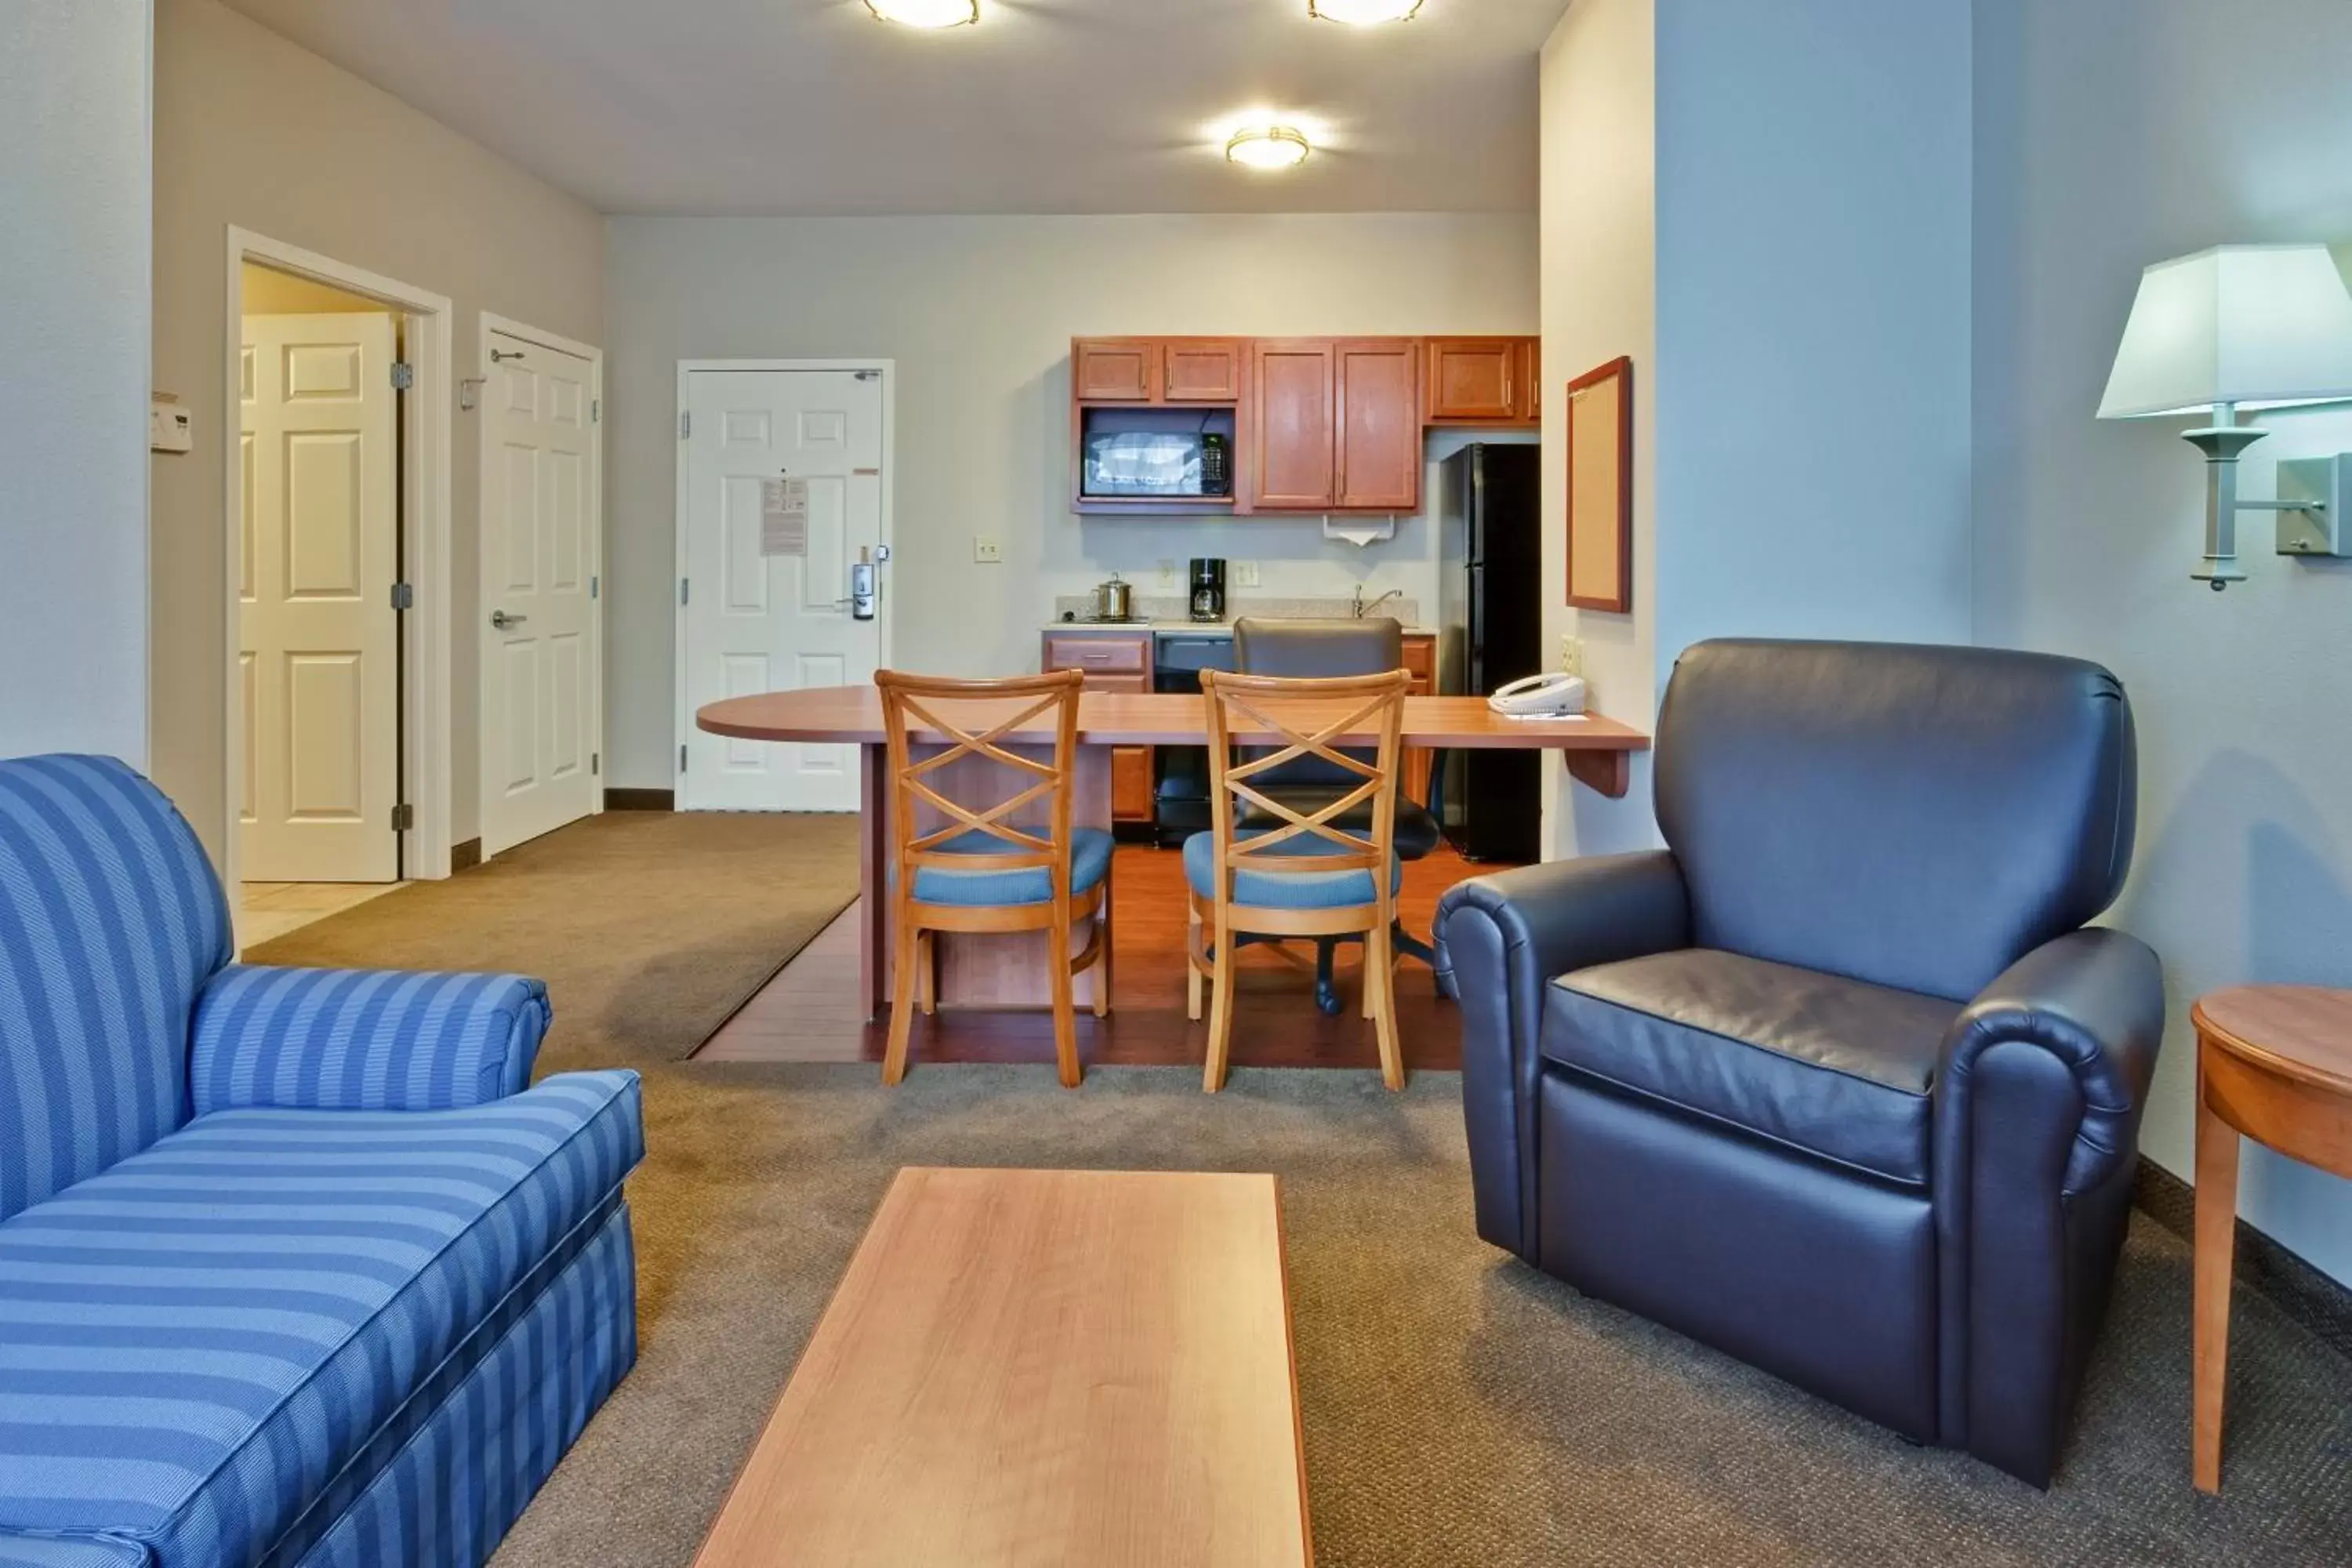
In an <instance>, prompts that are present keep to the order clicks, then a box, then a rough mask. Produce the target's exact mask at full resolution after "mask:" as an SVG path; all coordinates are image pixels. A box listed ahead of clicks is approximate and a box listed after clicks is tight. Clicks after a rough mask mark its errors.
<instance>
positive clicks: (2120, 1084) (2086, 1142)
mask: <svg viewBox="0 0 2352 1568" xmlns="http://www.w3.org/2000/svg"><path fill="white" fill-rule="evenodd" d="M2163 1038H2164V973H2163V970H2162V969H2161V967H2160V966H2159V965H2158V963H2157V958H2156V954H2155V952H2152V951H2150V949H2149V948H2148V946H2147V943H2146V942H2141V941H2140V940H2139V939H2138V938H2137V937H2134V936H2130V935H2128V934H2126V933H2125V932H2123V931H2109V930H2105V929H2104V928H2100V927H2090V928H2087V929H2085V930H2083V931H2069V932H2067V933H2066V934H2065V935H2064V936H2062V937H2058V938H2056V939H2055V940H2053V941H2051V942H2044V943H2042V945H2041V946H2040V947H2037V948H2035V949H2034V950H2033V951H2032V952H2029V953H2027V954H2026V955H2025V956H2024V957H2023V958H2021V959H2019V960H2018V961H2017V962H2016V963H2012V964H2011V965H2010V966H2009V967H2008V968H2007V969H2005V970H2003V971H2001V973H2000V975H1999V976H1998V977H1996V978H1995V979H1994V981H1993V983H1992V984H1990V985H1988V986H1986V987H1985V989H1984V990H1983V991H1982V992H1980V993H1979V994H1978V995H1977V998H1976V1000H1975V1001H1973V1002H1971V1003H1969V1005H1968V1007H1967V1008H1966V1009H1965V1010H1964V1011H1962V1013H1961V1014H1960V1016H1958V1018H1956V1019H1954V1020H1953V1021H1952V1026H1951V1027H1950V1028H1949V1029H1948V1030H1946V1031H1945V1034H1944V1050H1943V1060H1942V1062H1941V1064H1940V1065H1939V1067H1938V1068H1937V1073H1936V1100H1937V1104H1936V1148H1937V1163H1938V1174H1939V1175H1940V1174H1942V1173H1943V1167H1944V1162H1945V1161H1946V1160H1947V1159H1949V1160H1952V1161H1964V1160H1966V1159H1967V1158H1968V1157H1969V1149H1970V1145H1971V1142H1972V1139H1971V1133H1972V1132H1973V1131H1975V1129H1974V1127H1973V1126H1972V1122H1973V1121H1974V1120H1975V1116H1974V1112H1975V1110H1976V1109H1977V1106H1976V1101H1977V1099H1978V1097H1977V1095H1976V1093H1975V1089H1976V1088H1977V1083H1978V1079H1979V1077H1980V1076H1981V1075H1982V1073H1983V1072H1984V1070H1985V1068H1986V1064H1987V1062H1988V1061H1989V1059H1990V1053H1991V1052H1993V1051H1995V1050H1997V1049H1999V1048H2000V1047H2003V1046H2011V1045H2014V1046H2021V1047H2031V1048H2032V1049H2036V1050H2039V1051H2042V1052H2045V1053H2047V1054H2048V1055H2049V1056H2050V1057H2052V1058H2055V1061H2056V1063H2057V1065H2058V1066H2059V1067H2060V1068H2063V1069H2064V1073H2065V1076H2066V1077H2067V1078H2068V1079H2070V1080H2071V1081H2072V1084H2073V1086H2074V1094H2075V1095H2076V1096H2077V1097H2078V1100H2077V1106H2076V1108H2075V1109H2074V1110H2073V1112H2072V1114H2070V1115H2068V1116H2066V1117H2063V1118H2061V1119H2059V1121H2058V1122H2057V1123H2055V1124H2053V1131H2063V1133H2064V1136H2065V1144H2064V1147H2063V1148H2055V1147H2053V1148H2052V1149H2049V1150H2047V1151H2044V1158H2045V1160H2046V1161H2047V1162H2048V1163H2050V1165H2051V1166H2052V1168H2053V1173H2054V1174H2055V1175H2056V1176H2057V1183H2056V1185H2055V1187H2054V1188H2053V1193H2054V1194H2073V1193H2079V1192H2083V1191H2085V1190H2087V1189H2089V1188H2092V1187H2095V1186H2097V1185H2099V1184H2101V1183H2102V1182H2103V1181H2104V1180H2105V1179H2106V1178H2107V1177H2108V1176H2110V1175H2112V1174H2113V1173H2115V1172H2116V1170H2117V1169H2118V1168H2119V1167H2120V1166H2122V1165H2123V1164H2124V1163H2126V1162H2128V1161H2129V1160H2130V1159H2131V1157H2132V1155H2133V1154H2134V1152H2136V1151H2137V1148H2138V1142H2139V1119H2140V1112H2141V1111H2142V1110H2144V1109H2145V1108H2146V1106H2147V1091H2148V1085H2149V1083H2150V1081H2151V1080H2152V1079H2154V1077H2155V1075H2156V1053H2157V1047H2158V1046H2159V1045H2160V1044H2161V1043H2162V1041H2163ZM1952 1173H1953V1174H1954V1175H1957V1174H1958V1168H1957V1167H1954V1168H1953V1170H1952Z"/></svg>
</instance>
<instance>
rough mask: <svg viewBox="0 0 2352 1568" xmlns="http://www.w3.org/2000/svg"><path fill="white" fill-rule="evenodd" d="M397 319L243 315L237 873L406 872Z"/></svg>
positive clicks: (384, 878) (374, 877)
mask: <svg viewBox="0 0 2352 1568" xmlns="http://www.w3.org/2000/svg"><path fill="white" fill-rule="evenodd" d="M394 344H395V336H394V325H393V318H392V317H391V316H390V315H389V314H365V315H319V316H247V317H246V318H245V340H244V352H243V354H242V356H241V360H240V369H239V382H240V384H239V396H238V402H239V405H240V406H241V409H242V415H243V430H244V439H243V442H242V445H241V447H240V459H239V460H240V462H241V463H242V465H243V468H244V482H243V485H242V486H241V490H242V500H243V506H242V510H241V511H240V514H239V517H238V520H237V522H238V532H239V536H240V539H241V541H242V543H241V548H240V552H239V554H240V567H239V573H238V595H237V599H238V604H237V621H238V639H239V640H238V650H239V673H240V676H241V680H240V686H241V701H240V706H241V707H242V709H243V712H242V715H241V727H242V739H241V743H242V744H243V746H244V748H245V752H244V762H245V766H244V770H243V772H244V798H243V799H242V800H241V801H239V802H238V812H237V819H238V840H239V841H238V846H237V851H238V856H237V869H238V874H239V875H240V876H242V877H244V878H246V879H247V880H251V881H261V882H299V881H325V882H389V881H392V880H394V879H396V878H397V877H398V876H399V875H400V839H399V835H398V834H397V833H396V832H395V831H394V827H393V808H394V805H396V804H397V803H398V801H399V798H400V779H399V722H400V720H399V701H400V669H399V640H400V638H399V623H398V618H397V614H396V612H395V611H394V608H393V605H392V590H393V584H394V582H395V581H396V580H397V578H398V575H399V570H400V527H399V504H400V503H399V493H400V492H399V480H398V467H399V400H398V395H397V394H396V393H395V392H394V388H393V382H392V374H393V372H392V367H393V362H394V353H395V349H394Z"/></svg>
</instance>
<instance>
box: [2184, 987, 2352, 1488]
mask: <svg viewBox="0 0 2352 1568" xmlns="http://www.w3.org/2000/svg"><path fill="white" fill-rule="evenodd" d="M2189 1018H2190V1020H2191V1021H2192V1022H2193V1023H2195V1024H2196V1026H2197V1323H2196V1330H2195V1339H2196V1357H2197V1359H2196V1373H2195V1391H2196V1392H2195V1395H2194V1400H2193V1403H2194V1405H2195V1406H2196V1452H2195V1459H2194V1465H2193V1468H2194V1476H2195V1479H2196V1482H2197V1489H2198V1490H2200V1491H2206V1492H2211V1491H2219V1490H2220V1489H2221V1389H2222V1384H2223V1381H2224V1373H2226V1372H2227V1370H2228V1367H2229V1361H2230V1271H2231V1263H2232V1261H2233V1256H2232V1255H2233V1253H2234V1250H2235V1247H2236V1243H2237V1231H2238V1139H2239V1136H2240V1135H2241V1134H2243V1135H2244V1136H2246V1137H2248V1138H2252V1139H2253V1140H2254V1141H2255V1142H2260V1143H2263V1144H2266V1145H2268V1146H2269V1147H2271V1148H2273V1149H2275V1150H2277V1151H2278V1152H2280V1153H2282V1154H2284V1155H2286V1156H2288V1157H2289V1158H2291V1159H2295V1160H2301V1161H2302V1162H2304V1163H2305V1164H2309V1165H2316V1166H2318V1167H2319V1168H2320V1169H2321V1170H2323V1171H2327V1172H2330V1173H2334V1174H2336V1175H2338V1176H2344V1177H2347V1178H2352V991H2336V990H2330V989H2328V988H2326V987H2325V986H2319V985H2240V986H2233V987H2231V989H2229V990H2227V991H2216V992H2214V993H2213V994H2211V995H2210V996H2206V997H2202V998H2200V1000H2199V1001H2198V1003H2197V1005H2196V1006H2195V1007H2194V1008H2193V1009H2192V1010H2191V1011H2190V1013H2189Z"/></svg>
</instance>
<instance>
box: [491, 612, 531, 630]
mask: <svg viewBox="0 0 2352 1568" xmlns="http://www.w3.org/2000/svg"><path fill="white" fill-rule="evenodd" d="M529 619H530V616H510V615H508V614H507V613H506V612H505V611H504V610H492V611H491V612H490V625H492V626H496V627H498V628H499V630H500V631H504V630H506V629H507V628H508V627H509V626H520V625H522V624H523V622H525V621H527V620H529Z"/></svg>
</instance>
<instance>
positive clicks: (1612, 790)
mask: <svg viewBox="0 0 2352 1568" xmlns="http://www.w3.org/2000/svg"><path fill="white" fill-rule="evenodd" d="M1343 716H1344V715H1343V714H1342V713H1341V712H1340V711H1339V710H1338V708H1337V707H1336V705H1335V708H1334V711H1333V714H1332V719H1333V721H1334V722H1337V721H1339V719H1340V718H1342V717H1343ZM695 723H696V725H697V726H698V728H700V729H703V730H706V731H709V732H710V733H712V734H715V735H728V736H732V737H734V738H736V739H739V740H747V741H776V742H796V743H800V744H819V745H823V744H834V745H848V746H856V747H857V748H858V752H859V757H860V759H861V761H860V768H859V775H858V776H859V794H858V803H859V806H858V865H859V891H860V895H861V899H862V902H861V904H860V906H859V910H858V925H859V940H858V955H859V966H858V967H859V992H858V994H859V995H860V996H861V997H863V998H864V999H865V1005H866V1016H867V1017H868V1018H872V1017H874V1016H877V1014H878V1013H879V1012H880V1010H881V1008H882V1007H883V1005H886V1004H887V1001H888V1000H889V981H890V961H891V952H890V947H891V931H890V921H889V918H888V914H889V910H888V904H889V898H888V889H889V849H890V831H889V810H890V799H891V789H890V778H889V766H888V757H887V751H886V742H887V736H886V734H885V732H884V731H883V727H882V698H881V694H880V693H879V692H878V691H877V690H876V689H874V688H873V687H871V686H831V687H813V688H809V689H803V690H799V691H769V692H761V693H760V694H758V695H755V696H751V697H730V698H728V699H727V700H724V701H720V702H713V703H711V704H709V706H707V707H705V708H703V709H701V710H698V712H697V713H696V714H695ZM1207 736H1208V708H1207V704H1206V702H1205V700H1203V699H1202V697H1201V696H1200V695H1199V694H1198V693H1190V692H1172V691H1171V692H1121V691H1089V692H1087V693H1085V694H1084V695H1083V696H1081V697H1080V698H1079V700H1078V759H1077V765H1076V777H1075V779H1074V781H1073V787H1074V789H1075V792H1076V797H1075V799H1074V801H1073V804H1072V811H1071V820H1072V822H1073V823H1074V824H1075V825H1076V826H1081V827H1103V828H1108V827H1109V826H1111V799H1110V752H1111V748H1113V747H1115V746H1187V745H1190V746H1199V745H1203V744H1205V743H1206V742H1207ZM1233 738H1234V741H1235V742H1241V743H1248V742H1254V741H1272V740H1274V739H1276V737H1275V736H1273V735H1272V734H1265V735H1260V734H1255V733H1253V732H1251V731H1248V730H1247V729H1246V728H1240V727H1236V728H1234V731H1233ZM910 739H911V740H912V741H913V742H915V744H916V746H917V749H918V751H920V750H921V749H922V748H923V747H924V746H926V745H935V744H938V743H940V742H944V741H945V740H946V737H945V736H944V735H937V734H933V735H926V734H924V733H923V732H921V731H914V732H913V733H912V734H911V736H910ZM1330 739H1331V740H1333V741H1335V742H1339V743H1341V744H1356V745H1370V744H1372V743H1374V742H1376V740H1377V739H1378V737H1376V736H1374V735H1372V734H1371V733H1370V732H1369V731H1367V732H1364V733H1361V734H1359V733H1356V732H1354V731H1340V732H1339V733H1337V734H1335V735H1333V736H1331V737H1330ZM1053 741H1054V736H1053V731H1052V728H1051V726H1050V725H1049V724H1048V723H1045V722H1043V721H1041V722H1039V723H1037V724H1035V725H1034V726H1031V727H1029V728H1025V729H1016V730H1013V731H1007V732H1006V734H1005V735H1004V736H1003V739H1002V742H1000V743H1002V744H1003V745H1004V746H1005V747H1006V748H1007V749H1008V750H1011V751H1015V752H1024V753H1030V754H1039V753H1047V752H1051V750H1052V746H1053ZM1403 741H1404V743H1405V744H1406V745H1408V746H1422V747H1427V748H1430V749H1432V750H1454V749H1478V750H1517V751H1548V752H1559V753H1560V755H1561V758H1562V760H1563V762H1564V763H1565V764H1566V766H1567V768H1568V772H1569V775H1570V777H1571V778H1573V779H1574V780H1576V782H1577V783H1578V784H1581V785H1583V786H1585V787H1586V788H1589V789H1592V790H1596V791H1598V792H1599V793H1601V795H1610V796H1622V795H1624V794H1625V792H1626V790H1627V788H1628V787H1629V784H1630V780H1631V775H1632V763H1633V753H1634V752H1643V751H1647V750H1648V749H1649V745H1650V737H1649V736H1648V735H1646V734H1644V733H1643V731H1640V730H1637V729H1635V728H1634V727H1633V726H1632V725H1630V724H1625V723H1622V722H1620V721H1617V720H1614V719H1612V718H1609V717H1608V716H1606V715H1605V714H1600V713H1590V714H1586V715H1584V716H1582V717H1580V718H1571V719H1515V718H1510V717H1507V716H1506V715H1504V714H1500V713H1497V712H1496V711H1495V710H1493V709H1491V708H1489V707H1487V706H1486V699H1485V698H1483V697H1408V698H1406V699H1405V700H1404V730H1403ZM1008 771H1009V770H1008ZM1113 896H1114V899H1116V896H1117V895H1116V889H1114V894H1113ZM939 948H940V955H939V957H940V977H939V993H938V1005H940V1006H942V1007H1024V1008H1026V1007H1043V1006H1045V1005H1048V1001H1049V998H1048V997H1047V994H1046V988H1045V976H1046V973H1047V971H1046V966H1045V938H1044V936H1043V934H1042V933H1022V934H1005V935H992V936H986V937H969V936H967V937H951V936H950V935H949V934H947V933H942V934H941V936H940V938H939ZM1033 948H1034V951H1031V950H1032V949H1033ZM1092 979H1093V977H1092V975H1091V973H1089V974H1083V975H1080V976H1079V977H1078V984H1079V990H1080V995H1079V998H1078V1000H1079V1003H1080V1005H1082V1006H1083V1005H1086V1004H1087V1003H1089V1002H1091V1000H1092V995H1091V989H1090V988H1091V984H1092Z"/></svg>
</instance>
